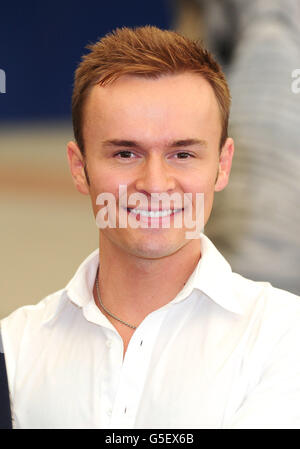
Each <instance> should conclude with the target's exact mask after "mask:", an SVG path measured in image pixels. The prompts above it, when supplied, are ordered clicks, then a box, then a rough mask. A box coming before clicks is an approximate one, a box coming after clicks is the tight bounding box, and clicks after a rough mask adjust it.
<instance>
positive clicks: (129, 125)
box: [84, 73, 221, 139]
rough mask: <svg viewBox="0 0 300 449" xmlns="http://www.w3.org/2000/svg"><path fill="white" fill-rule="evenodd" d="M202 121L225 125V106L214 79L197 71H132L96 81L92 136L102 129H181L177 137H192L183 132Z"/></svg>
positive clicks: (89, 125)
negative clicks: (158, 73)
mask: <svg viewBox="0 0 300 449" xmlns="http://www.w3.org/2000/svg"><path fill="white" fill-rule="evenodd" d="M201 127H204V128H206V130H207V131H210V130H211V131H212V132H216V130H217V131H218V132H219V131H220V127H221V125H220V115H219V106H218V103H217V100H216V97H215V93H214V91H213V89H212V87H211V86H210V84H209V83H208V82H207V81H206V80H205V79H204V78H202V77H201V76H199V75H197V74H191V73H183V74H178V75H164V76H161V77H159V78H156V79H149V78H145V77H140V76H131V75H130V76H123V77H120V78H119V79H118V80H116V81H114V82H113V83H111V84H109V85H107V86H104V87H103V86H99V85H97V86H94V87H93V88H92V89H91V91H90V93H89V96H88V98H87V101H86V105H85V111H84V135H85V136H86V137H88V136H87V134H90V133H93V132H94V131H95V129H97V132H98V133H102V134H105V136H103V137H105V138H117V137H120V138H124V137H125V135H124V134H126V137H127V138H133V137H137V135H138V134H140V135H141V136H143V137H144V138H146V137H147V133H149V135H150V134H151V135H152V136H153V135H154V134H158V135H159V136H163V135H166V137H167V134H168V133H173V134H174V133H175V134H176V133H177V134H178V135H177V136H176V135H172V138H176V137H178V138H179V139H180V138H183V137H191V136H183V135H182V133H185V132H193V129H195V130H196V128H198V129H200V128H201ZM212 128H213V129H212ZM128 133H129V134H130V133H134V134H135V136H130V135H127V134H128ZM116 134H119V136H117V135H116ZM193 137H195V136H193Z"/></svg>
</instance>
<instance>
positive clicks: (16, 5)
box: [0, 0, 172, 122]
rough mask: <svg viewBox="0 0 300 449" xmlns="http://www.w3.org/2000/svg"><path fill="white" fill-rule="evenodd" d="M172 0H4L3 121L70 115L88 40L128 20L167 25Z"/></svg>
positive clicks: (0, 15)
mask: <svg viewBox="0 0 300 449" xmlns="http://www.w3.org/2000/svg"><path fill="white" fill-rule="evenodd" d="M169 1H170V0H151V1H147V0H146V1H142V0H131V1H121V0H110V1H99V0H98V1H95V0H81V1H80V0H60V1H59V0H52V1H49V0H40V1H33V0H28V1H22V0H19V1H6V2H1V6H0V69H3V70H4V71H5V73H6V94H1V95H0V121H2V122H3V121H6V120H9V121H11V120H24V119H30V120H32V119H33V120H37V119H40V120H44V119H53V118H55V119H58V118H67V119H68V118H69V116H70V98H71V92H72V83H73V73H74V70H75V68H76V66H77V64H78V62H79V61H80V57H81V55H82V54H83V53H84V52H85V46H86V45H87V44H88V43H89V42H94V41H96V40H97V38H98V37H101V36H102V35H104V34H105V33H107V32H109V31H111V30H112V29H113V28H116V27H120V26H124V25H128V26H138V25H146V24H151V25H157V26H159V27H162V28H169V27H170V21H171V19H170V15H171V11H170V8H169V6H170V4H169ZM171 1H172V0H171Z"/></svg>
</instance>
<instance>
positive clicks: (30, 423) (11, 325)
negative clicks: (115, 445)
mask: <svg viewBox="0 0 300 449" xmlns="http://www.w3.org/2000/svg"><path fill="white" fill-rule="evenodd" d="M201 246H202V250H201V253H202V257H201V259H200V261H199V264H198V265H197V267H196V269H195V271H194V272H193V274H192V275H191V277H190V278H189V280H188V282H187V283H186V285H185V287H184V288H183V290H182V291H181V292H179V294H178V295H177V296H176V298H174V300H173V301H171V302H170V303H168V304H167V305H165V306H164V307H161V308H160V309H158V310H156V311H154V312H152V313H150V314H149V315H148V316H147V317H146V318H145V319H144V321H143V322H142V323H141V324H140V325H139V326H138V328H137V329H136V331H135V332H134V334H133V336H132V338H131V340H130V343H129V345H128V349H127V352H126V355H125V358H124V360H123V342H122V339H121V337H120V336H119V334H118V333H117V331H116V329H115V328H114V327H113V325H112V324H111V323H110V322H109V321H108V320H107V318H106V317H105V316H104V315H103V314H102V313H101V311H100V310H99V309H98V308H97V306H96V305H95V303H94V300H93V295H92V289H93V285H94V280H95V275H96V270H97V266H98V263H99V253H98V250H96V251H95V252H93V253H92V254H91V255H90V256H89V257H88V258H87V259H86V260H85V261H84V262H83V263H82V265H81V266H80V267H79V269H78V270H77V272H76V274H75V276H74V277H73V279H72V280H71V281H70V282H69V284H68V285H67V286H66V288H65V289H63V290H60V291H58V292H56V293H54V294H52V295H50V296H48V297H47V298H45V299H44V300H42V301H41V302H40V303H38V304H37V305H34V306H25V307H22V308H20V309H18V310H16V311H15V312H13V313H12V314H11V315H10V316H9V317H7V318H5V319H4V320H2V322H1V333H2V339H3V347H4V352H5V359H6V365H7V374H8V383H9V390H10V396H11V407H12V414H13V423H14V424H13V425H14V427H15V428H52V429H53V428H105V429H117V428H119V429H121V428H128V429H130V428H152V429H157V428H173V429H175V428H181V429H184V428H185V429H197V428H300V351H299V344H300V298H299V297H297V296H294V295H292V294H290V293H287V292H285V291H283V290H278V289H275V288H273V287H272V286H271V285H270V284H268V283H257V282H253V281H250V280H247V279H245V278H243V277H241V276H239V275H237V274H235V273H232V271H231V269H230V266H229V264H228V263H227V262H226V261H225V259H224V258H223V257H222V256H221V254H220V253H219V252H218V251H217V250H216V248H215V247H214V246H213V244H212V243H211V242H210V241H209V240H208V238H207V237H205V236H202V239H201Z"/></svg>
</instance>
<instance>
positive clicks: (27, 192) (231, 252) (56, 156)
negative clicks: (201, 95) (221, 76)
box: [0, 0, 300, 318]
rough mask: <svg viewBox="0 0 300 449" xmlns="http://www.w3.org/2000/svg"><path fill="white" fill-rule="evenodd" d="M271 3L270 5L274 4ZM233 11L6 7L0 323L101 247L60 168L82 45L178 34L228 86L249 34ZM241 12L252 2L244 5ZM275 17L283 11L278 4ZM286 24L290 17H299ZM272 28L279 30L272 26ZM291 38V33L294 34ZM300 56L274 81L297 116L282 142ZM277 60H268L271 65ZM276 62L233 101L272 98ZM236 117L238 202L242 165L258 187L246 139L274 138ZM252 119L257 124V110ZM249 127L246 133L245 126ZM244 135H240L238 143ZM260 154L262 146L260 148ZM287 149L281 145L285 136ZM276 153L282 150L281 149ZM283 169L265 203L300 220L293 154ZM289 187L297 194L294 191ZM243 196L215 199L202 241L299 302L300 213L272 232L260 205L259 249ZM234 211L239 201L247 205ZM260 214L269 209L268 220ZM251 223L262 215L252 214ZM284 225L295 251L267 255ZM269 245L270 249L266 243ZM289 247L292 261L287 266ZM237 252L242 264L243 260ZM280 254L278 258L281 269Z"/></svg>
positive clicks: (220, 6) (166, 4)
mask: <svg viewBox="0 0 300 449" xmlns="http://www.w3.org/2000/svg"><path fill="white" fill-rule="evenodd" d="M274 1H275V3H277V2H276V0H274ZM239 3H240V2H239V1H238V0H237V2H235V1H227V0H224V1H222V0H219V1H217V0H216V1H214V0H211V1H210V2H209V1H201V0H199V1H197V0H151V1H147V0H145V1H143V2H142V1H140V0H131V1H122V0H111V1H110V2H104V1H99V0H98V1H94V0H85V1H84V2H83V1H78V0H72V1H71V0H64V1H58V0H51V1H48V0H43V1H33V0H28V1H26V2H23V1H21V0H19V1H13V0H12V1H10V2H2V4H1V15H0V69H1V70H3V71H4V72H5V75H6V80H5V81H6V86H5V87H6V89H5V90H6V92H5V93H4V92H3V87H2V93H0V159H1V164H0V197H1V203H0V204H1V215H0V217H1V234H0V248H1V259H0V260H1V278H0V279H1V281H0V318H2V317H4V316H6V315H7V314H9V313H10V312H11V311H13V310H15V309H16V308H17V307H19V306H21V305H24V304H35V303H37V302H38V301H39V300H40V299H42V298H43V297H44V296H46V295H47V294H49V293H51V292H53V291H56V290H58V289H60V288H63V287H64V286H65V285H66V283H67V282H68V281H69V279H70V278H71V277H72V276H73V274H74V272H75V270H76V269H77V267H78V266H79V264H80V263H81V262H82V261H83V259H84V258H85V257H86V256H87V255H88V254H89V253H90V252H91V251H92V250H93V249H95V248H97V244H98V236H97V228H96V225H95V223H94V219H93V215H92V211H91V206H90V203H89V198H87V197H85V196H82V195H80V194H79V193H77V191H76V190H75V188H74V187H73V184H72V180H71V176H70V174H69V169H68V166H67V159H66V143H67V142H68V140H69V139H72V127H71V116H70V110H71V94H72V83H73V74H74V70H75V68H76V67H77V64H78V63H79V61H80V58H81V56H82V54H83V53H84V52H85V51H86V50H85V46H86V45H87V44H88V43H91V42H95V41H96V40H97V39H98V38H99V37H101V36H103V35H104V34H105V33H107V32H109V31H111V30H112V29H114V28H116V27H120V26H140V25H147V24H151V25H156V26H158V27H161V28H164V29H176V30H179V31H180V32H182V33H184V34H186V35H188V36H189V37H192V38H201V39H203V40H204V42H205V44H206V45H207V46H208V48H210V49H211V50H212V51H213V52H214V54H215V55H216V56H217V58H218V60H219V62H220V63H221V65H222V66H223V68H224V70H225V71H226V72H227V73H229V76H231V73H230V70H231V66H232V64H233V62H235V59H234V56H233V55H235V50H236V47H237V46H238V44H239V42H240V41H242V33H241V29H243V27H246V25H247V24H246V25H245V23H246V22H245V21H244V18H243V17H241V16H240V15H239V12H238V9H239V6H240V5H238V4H239ZM241 3H242V4H243V3H247V2H243V1H242V0H241ZM248 3H250V2H248ZM253 3H256V2H253ZM257 3H259V2H257ZM267 3H268V2H267ZM283 3H284V2H283ZM296 3H299V2H296ZM281 5H282V2H281ZM259 8H260V6H259V4H258V6H257V11H258V13H257V14H258V16H259V17H260V18H261V17H263V16H264V14H266V12H265V11H263V10H260V9H259ZM278 8H279V9H280V5H279V6H278ZM243 14H244V13H243ZM249 14H250V15H251V13H249V12H247V14H246V16H247V17H249ZM269 14H270V13H269ZM291 14H292V15H293V14H294V11H292V13H291ZM271 15H272V13H271ZM275 15H276V14H275ZM273 16H274V14H273ZM278 17H279V16H278ZM273 19H274V17H273ZM276 20H277V21H278V18H277V19H276ZM285 22H286V20H285ZM299 22H300V17H299ZM288 28H291V27H290V24H288ZM255 35H257V32H255ZM258 35H259V33H258ZM271 37H272V36H271ZM277 37H278V32H277ZM250 41H251V33H250V37H249V36H248V37H247V42H250ZM270 42H271V43H273V44H274V42H276V33H275V41H274V36H273V37H272V38H271V39H270V35H269V43H270ZM286 42H287V41H286V40H284V39H283V41H282V42H281V41H280V40H279V41H278V42H277V43H278V45H277V46H278V47H279V49H280V48H282V49H283V48H285V53H287V51H286V47H285V44H286ZM257 44H258V42H257V41H256V43H255V45H254V46H252V47H251V46H250V48H248V50H249V51H248V50H247V51H248V53H247V51H246V54H249V55H250V56H249V57H250V62H249V60H248V61H247V60H245V58H244V60H243V63H242V67H243V70H244V72H243V70H241V71H240V72H238V70H237V72H238V73H240V78H241V79H244V78H245V70H246V73H248V72H249V68H251V67H253V60H251V57H253V49H254V48H257V46H258V47H259V45H257ZM281 45H282V47H281ZM271 47H274V45H271ZM275 47H276V45H275ZM276 48H277V47H276ZM251 52H252V53H251ZM237 53H238V52H237ZM251 55H252V56H251ZM298 55H299V54H297V51H296V50H295V51H294V50H293V51H292V54H291V57H290V59H287V57H285V58H286V59H285V61H286V64H287V67H286V71H285V72H282V70H281V75H280V77H281V78H280V79H281V84H282V77H284V79H283V84H284V91H283V93H282V95H283V97H284V96H285V97H288V102H289V103H288V104H285V103H284V101H283V100H282V96H281V97H280V98H279V99H278V101H279V104H280V105H281V107H282V105H283V104H284V105H285V107H284V110H286V108H290V109H291V110H292V112H291V113H290V114H288V120H287V121H288V123H289V126H292V128H293V129H292V131H291V129H290V128H289V129H288V131H287V132H288V135H291V134H292V133H293V135H294V134H295V132H294V128H297V127H298V125H299V123H298V120H299V116H298V109H297V108H298V105H300V95H299V97H297V96H296V95H295V94H291V88H290V84H291V79H290V73H291V70H293V69H296V68H297V66H299V65H300V59H299V58H298ZM279 56H280V55H279ZM276 57H277V56H276V55H275V59H276ZM242 59H243V58H242ZM265 59H268V58H265ZM254 61H255V59H254ZM259 61H260V64H259V66H260V67H261V61H262V63H263V62H264V58H263V59H259ZM272 64H273V62H272V61H271V63H270V64H269V69H268V70H269V71H268V74H267V75H265V74H260V76H258V77H257V78H256V77H255V73H254V72H252V75H251V80H252V81H251V82H252V84H251V82H249V83H248V84H247V82H245V83H244V84H243V85H241V84H239V82H238V80H235V79H234V77H230V83H232V85H233V87H234V86H239V88H238V89H236V90H234V88H233V95H235V98H240V93H241V92H242V93H243V94H245V95H246V100H245V101H246V104H249V96H250V101H251V98H252V97H253V86H254V87H257V89H255V90H256V91H257V92H258V95H259V97H260V99H261V100H262V98H261V90H260V89H263V92H265V87H264V85H265V84H264V83H266V81H268V83H270V81H272V80H273V84H275V86H273V88H274V89H276V91H278V86H277V85H276V83H275V81H274V65H272ZM281 65H282V64H281V62H280V60H279V62H278V63H276V64H275V66H276V67H277V66H280V67H281ZM266 66H267V63H266ZM255 83H257V84H255ZM0 86H1V84H0ZM2 86H3V85H2ZM249 86H250V88H249ZM239 89H240V90H239ZM0 91H1V87H0ZM269 95H270V96H271V97H273V106H269V111H268V112H267V113H268V114H269V112H270V110H274V95H273V92H270V94H269ZM235 98H233V103H234V102H235ZM266 100H267V97H266V96H264V100H263V101H261V104H262V106H263V105H265V104H266V103H267V102H266ZM296 104H297V106H296ZM243 108H244V105H240V104H239V103H238V102H237V105H236V109H235V111H236V112H235V116H236V117H241V116H242V117H243V119H244V122H243V123H238V124H237V125H236V122H234V123H233V124H232V130H233V131H234V133H235V134H236V135H237V139H239V136H240V142H239V143H240V146H241V148H242V150H241V153H242V154H246V156H245V158H246V160H247V164H244V162H243V161H242V162H238V163H237V164H236V167H237V169H236V172H237V175H236V181H235V182H233V188H235V189H236V188H238V189H239V191H240V192H241V194H244V193H245V186H244V185H243V184H242V183H241V181H240V178H239V176H240V175H239V174H238V172H239V170H238V168H239V167H240V166H242V174H243V179H245V173H246V179H247V186H249V183H250V184H251V185H254V186H258V184H259V183H257V182H256V181H254V182H253V181H251V179H250V178H249V176H250V174H249V173H252V174H253V167H254V166H257V160H256V159H255V160H254V162H253V161H252V162H251V161H249V152H248V150H247V145H248V143H247V140H248V137H247V136H248V134H247V133H249V135H250V136H251V138H252V139H253V141H254V142H257V139H260V140H261V135H262V133H263V132H264V130H265V128H266V126H267V129H268V133H267V134H268V135H270V134H274V132H273V131H272V130H271V131H270V124H267V125H266V124H264V126H263V127H262V126H260V127H259V126H258V127H257V124H256V125H255V123H254V122H255V120H253V117H252V118H251V117H250V119H249V117H247V116H246V117H245V113H244V109H243ZM278 109H280V108H278ZM282 109H283V108H282ZM241 111H242V112H241ZM252 111H253V115H254V116H257V114H258V115H259V110H258V104H257V103H256V104H255V105H254V106H253V108H252ZM271 115H273V114H271ZM259 117H264V110H263V107H262V110H261V114H260V115H259ZM277 120H278V121H279V122H280V123H281V121H282V120H281V117H278V118H277ZM237 122H238V121H237ZM249 122H250V123H252V124H254V125H253V127H252V128H251V127H250V129H247V131H245V130H244V128H243V126H244V124H245V123H249ZM284 123H285V122H284ZM236 126H237V127H238V129H236ZM274 128H275V129H277V134H276V133H275V134H276V142H277V143H278V139H279V140H280V138H281V137H280V136H281V135H282V132H281V131H278V124H277V123H275V126H274ZM239 129H242V131H241V133H240V134H239ZM255 129H256V131H255ZM255 132H257V134H255ZM253 133H254V134H253ZM234 137H235V136H234ZM295 139H296V140H295V141H294V142H293V144H291V146H293V149H294V150H295V147H296V149H298V148H299V144H298V132H297V136H296V137H295ZM249 140H251V139H249ZM245 142H246V143H245ZM295 142H296V143H295ZM266 145H267V144H264V148H265V147H266ZM284 145H285V146H286V137H285V144H284ZM254 146H255V147H256V146H257V145H254ZM271 146H272V148H273V150H272V151H273V152H274V145H273V144H271ZM243 148H245V149H244V150H243ZM252 148H253V145H252ZM280 149H281V151H283V150H286V148H283V147H282V144H280ZM280 149H279V152H280ZM264 154H265V155H264V157H263V158H261V156H259V157H258V164H259V167H260V174H259V175H258V178H255V176H257V175H255V174H254V175H253V176H254V180H256V179H264V177H265V172H266V170H264V168H263V167H269V166H270V163H269V162H270V161H269V160H268V157H269V155H268V151H266V152H265V153H264ZM271 158H272V161H273V162H272V163H271V166H272V167H271V169H272V170H273V172H275V173H277V175H278V171H277V170H278V166H279V167H280V166H281V165H280V164H282V163H285V162H284V161H283V162H282V161H280V160H278V157H277V159H276V161H277V162H276V164H277V165H276V166H274V153H273V154H272V155H271ZM287 159H288V162H290V165H291V166H292V172H287V170H285V172H286V173H285V175H286V178H284V179H283V178H282V177H281V178H280V179H279V178H278V179H277V181H276V179H275V180H274V179H273V178H272V176H271V178H272V179H271V181H272V182H273V183H276V185H278V183H279V184H280V185H281V186H282V185H285V184H284V183H287V186H286V188H285V187H284V189H283V191H282V190H281V193H279V194H277V193H276V194H275V195H272V196H273V197H274V196H275V197H276V214H277V215H281V214H279V212H278V208H279V209H280V208H281V207H282V204H283V203H286V202H287V203H289V210H293V211H294V213H295V210H297V211H298V208H297V207H296V206H297V204H298V202H299V200H298V198H299V196H298V193H299V187H298V182H297V184H296V180H298V173H299V171H298V165H299V162H298V159H299V157H298V154H297V153H296V155H295V153H293V154H292V155H289V156H288V157H287ZM262 164H264V165H262ZM297 164H298V165H297ZM249 166H250V169H249ZM251 170H252V171H251ZM280 170H282V166H281V168H280ZM283 171H284V170H283ZM292 178H293V179H294V184H291V182H290V181H291V179H292ZM286 180H288V181H286ZM295 185H296V186H297V187H296V190H295ZM270 188H272V185H271V187H270V186H267V189H264V187H261V190H260V191H256V192H253V197H254V198H257V197H261V196H262V192H263V191H265V190H267V191H270ZM293 189H294V190H293ZM297 189H298V191H297ZM244 198H245V197H244V196H243V197H241V198H237V199H236V203H234V202H232V200H228V199H227V198H226V197H224V198H223V197H220V200H219V199H218V204H217V205H216V212H215V217H216V222H215V223H216V225H214V226H212V227H211V228H208V231H207V233H208V234H209V236H210V237H212V238H213V240H214V241H215V243H217V246H219V248H220V249H221V251H223V252H225V256H226V257H227V258H228V259H229V261H230V262H233V263H234V269H235V270H236V271H239V272H242V274H245V275H248V276H251V277H252V278H255V279H259V278H266V277H267V276H269V277H272V279H269V278H268V280H271V281H272V282H273V283H274V284H275V285H276V284H277V286H278V287H282V288H287V289H289V290H293V291H294V292H298V293H300V283H299V276H298V275H297V274H295V265H296V267H297V271H298V267H299V264H298V259H297V257H299V236H298V226H299V225H298V223H299V222H298V221H297V218H298V215H299V214H298V212H297V214H298V215H297V217H296V215H295V216H293V217H291V218H290V217H286V215H287V212H286V211H284V213H283V215H284V216H285V217H286V218H285V221H284V220H283V222H280V220H279V223H277V224H276V226H275V225H274V226H273V227H272V226H269V225H270V223H271V222H272V223H273V224H274V219H273V218H272V210H271V209H272V206H270V202H269V201H270V198H268V199H266V200H265V201H266V202H265V203H263V204H261V203H260V204H259V208H260V209H259V211H260V213H259V215H260V216H261V214H263V216H264V218H265V219H266V221H267V224H264V223H262V222H259V223H258V224H256V225H253V229H256V231H257V229H258V230H260V229H264V235H263V236H261V235H260V236H259V237H258V238H256V243H255V244H253V242H251V241H250V239H248V240H247V238H245V236H246V235H250V234H249V232H248V231H249V230H247V226H245V223H246V224H247V223H250V221H251V219H250V218H249V216H248V215H247V213H248V212H247V213H246V212H245V210H246V209H247V208H245V207H244V206H245V200H244ZM226 201H229V203H226ZM251 201H252V200H251V199H250V200H249V201H248V200H247V204H248V203H250V202H251ZM241 203H243V205H242V206H241ZM228 204H230V207H232V208H233V209H232V211H231V212H228V211H229V209H228ZM266 205H268V207H267V210H266ZM248 209H249V208H248ZM248 209H247V210H248ZM270 210H271V211H270ZM256 211H257V208H256ZM245 214H246V215H245ZM253 215H255V216H257V213H255V214H253ZM241 217H244V218H243V219H242V218H241ZM233 218H234V220H235V222H236V223H237V224H236V225H235V227H234V226H233V225H232V223H231V221H230V220H231V219H233ZM222 220H223V221H222ZM291 222H293V226H292V229H291V230H288V232H287V234H288V235H291V234H293V233H294V235H295V239H294V240H293V242H292V243H291V245H290V246H289V245H288V246H286V244H287V243H286V240H287V238H285V239H284V240H285V241H284V243H281V246H279V248H278V247H276V245H275V248H274V241H277V240H278V235H281V236H282V235H285V233H284V232H283V229H282V228H281V229H280V227H281V226H287V225H289V224H290V223H291ZM270 228H272V229H273V228H274V229H275V231H276V232H275V231H274V229H273V230H272V229H271V231H270ZM279 231H280V232H279ZM270 235H271V236H272V238H271V239H270V238H269V237H268V236H270ZM237 237H238V238H237ZM274 239H275V240H274ZM276 239H277V240H276ZM297 239H298V241H297ZM234 242H235V243H234ZM264 246H267V247H268V248H269V249H270V248H271V249H272V251H274V250H275V256H274V254H273V255H270V253H267V254H265V253H264V252H263V248H264ZM251 248H252V250H251ZM269 249H268V250H269ZM292 249H293V252H294V253H295V257H294V256H293V257H291V251H292ZM238 254H241V256H239V257H241V258H240V259H239V258H238ZM276 254H277V256H278V258H280V260H281V262H280V264H279V263H278V264H277V265H276V260H275V258H276ZM248 255H249V257H248ZM241 260H248V262H247V264H245V265H242V264H241V263H242V262H241ZM297 264H298V265H297ZM289 265H290V266H291V267H293V270H294V271H293V270H292V268H290V266H289ZM254 268H255V269H254ZM291 270H292V271H293V273H292V275H291ZM278 273H280V275H278ZM297 282H298V283H297Z"/></svg>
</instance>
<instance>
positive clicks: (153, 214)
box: [130, 209, 181, 218]
mask: <svg viewBox="0 0 300 449" xmlns="http://www.w3.org/2000/svg"><path fill="white" fill-rule="evenodd" d="M180 210H181V209H175V210H171V209H166V210H157V211H152V210H150V211H149V210H143V209H130V212H132V213H133V214H135V215H138V214H140V215H142V216H143V217H151V218H159V217H167V215H171V214H172V213H173V212H174V213H176V212H179V211H180Z"/></svg>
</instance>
